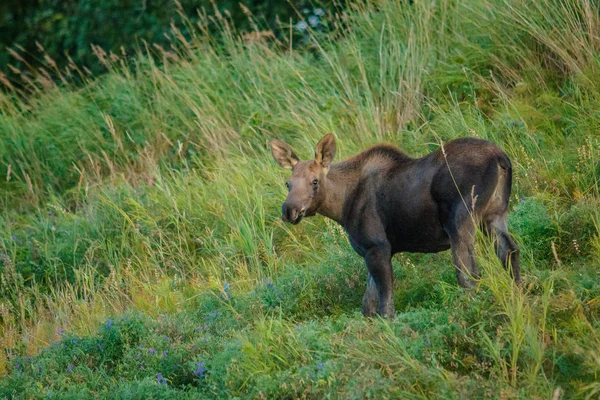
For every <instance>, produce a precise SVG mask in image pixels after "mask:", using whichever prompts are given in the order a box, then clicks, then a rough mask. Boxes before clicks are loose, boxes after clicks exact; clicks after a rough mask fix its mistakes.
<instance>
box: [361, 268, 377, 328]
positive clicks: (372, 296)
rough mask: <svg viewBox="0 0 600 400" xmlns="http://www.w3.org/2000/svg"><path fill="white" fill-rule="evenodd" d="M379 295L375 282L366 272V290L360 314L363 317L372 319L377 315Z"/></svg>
mask: <svg viewBox="0 0 600 400" xmlns="http://www.w3.org/2000/svg"><path fill="white" fill-rule="evenodd" d="M378 297H379V294H378V292H377V285H376V284H375V280H374V279H373V277H372V276H371V274H370V273H369V272H367V290H365V295H364V296H363V302H362V312H363V315H364V316H365V317H374V316H375V314H377V303H378Z"/></svg>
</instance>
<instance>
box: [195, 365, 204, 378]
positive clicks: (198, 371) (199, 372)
mask: <svg viewBox="0 0 600 400" xmlns="http://www.w3.org/2000/svg"><path fill="white" fill-rule="evenodd" d="M196 367H197V368H196V369H195V370H194V371H193V373H194V375H196V376H199V377H200V378H204V377H206V374H205V373H206V371H207V369H206V368H205V367H204V363H203V362H197V363H196Z"/></svg>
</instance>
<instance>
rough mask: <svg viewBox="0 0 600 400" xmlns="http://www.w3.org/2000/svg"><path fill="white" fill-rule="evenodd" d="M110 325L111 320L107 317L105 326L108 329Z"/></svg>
mask: <svg viewBox="0 0 600 400" xmlns="http://www.w3.org/2000/svg"><path fill="white" fill-rule="evenodd" d="M111 326H112V321H111V320H110V319H109V320H108V321H106V328H107V329H110V327H111Z"/></svg>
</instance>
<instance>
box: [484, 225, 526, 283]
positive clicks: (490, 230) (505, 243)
mask: <svg viewBox="0 0 600 400" xmlns="http://www.w3.org/2000/svg"><path fill="white" fill-rule="evenodd" d="M485 231H486V233H487V234H488V235H489V236H491V237H492V238H493V240H494V247H495V249H496V255H497V256H498V258H499V259H500V261H501V262H502V265H503V266H504V269H506V270H508V271H510V273H511V275H512V277H513V279H514V280H515V283H516V284H517V285H518V284H519V283H520V282H521V265H520V261H519V246H517V244H516V243H515V241H514V239H513V238H512V236H510V234H509V233H508V225H507V223H506V214H504V215H500V216H495V217H494V218H492V219H491V220H489V221H488V222H487V223H486V229H485Z"/></svg>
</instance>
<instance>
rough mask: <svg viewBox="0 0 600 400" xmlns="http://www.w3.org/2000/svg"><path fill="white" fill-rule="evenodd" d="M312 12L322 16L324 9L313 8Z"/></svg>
mask: <svg viewBox="0 0 600 400" xmlns="http://www.w3.org/2000/svg"><path fill="white" fill-rule="evenodd" d="M313 13H314V14H315V15H316V16H319V17H322V16H323V15H325V11H324V10H323V9H322V8H315V9H314V10H313Z"/></svg>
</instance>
